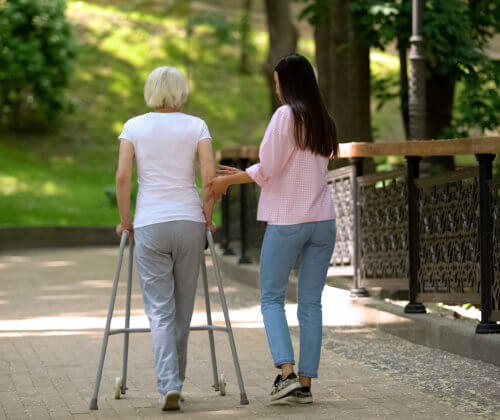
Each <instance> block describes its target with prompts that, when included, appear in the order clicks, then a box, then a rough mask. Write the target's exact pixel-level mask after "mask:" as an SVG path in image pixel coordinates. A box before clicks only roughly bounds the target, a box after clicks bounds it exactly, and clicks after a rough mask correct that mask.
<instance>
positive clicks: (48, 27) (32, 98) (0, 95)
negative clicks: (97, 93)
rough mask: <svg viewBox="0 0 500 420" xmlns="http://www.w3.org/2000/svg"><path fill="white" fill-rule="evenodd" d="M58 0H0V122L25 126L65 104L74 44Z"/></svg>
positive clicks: (45, 118)
mask: <svg viewBox="0 0 500 420" xmlns="http://www.w3.org/2000/svg"><path fill="white" fill-rule="evenodd" d="M65 7H66V3H65V1H64V0H9V1H7V2H6V1H5V0H3V1H0V51H1V54H2V65H1V66H0V122H1V123H3V124H6V123H11V124H13V125H14V126H15V127H16V128H26V127H27V126H28V125H31V124H33V123H34V122H37V123H41V122H46V121H49V120H51V119H53V118H54V117H55V116H57V114H58V113H59V112H60V111H62V110H63V109H65V108H66V107H67V106H68V101H67V100H66V98H65V88H66V87H67V86H68V83H69V80H70V76H71V73H72V63H73V58H74V55H75V47H74V44H73V40H72V35H71V31H70V26H69V24H68V22H67V21H66V17H65V14H64V12H65Z"/></svg>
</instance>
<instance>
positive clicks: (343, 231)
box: [328, 166, 354, 275]
mask: <svg viewBox="0 0 500 420" xmlns="http://www.w3.org/2000/svg"><path fill="white" fill-rule="evenodd" d="M328 178H329V181H328V184H329V187H330V192H331V194H332V198H333V205H334V207H335V212H336V214H337V238H336V241H335V250H334V251H333V255H332V259H331V261H330V264H331V265H332V266H333V267H335V268H336V269H337V270H336V271H339V274H344V275H349V274H350V275H352V274H353V273H354V269H353V265H354V203H353V201H352V189H353V179H354V167H353V166H347V167H344V168H340V169H335V170H333V171H330V172H329V176H328Z"/></svg>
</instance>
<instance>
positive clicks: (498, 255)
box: [490, 179, 500, 321]
mask: <svg viewBox="0 0 500 420" xmlns="http://www.w3.org/2000/svg"><path fill="white" fill-rule="evenodd" d="M490 185H491V192H492V203H491V204H492V209H491V210H492V214H493V284H492V285H491V297H492V300H493V305H492V311H491V320H492V321H493V320H494V321H500V179H495V180H493V181H492V182H491V184H490Z"/></svg>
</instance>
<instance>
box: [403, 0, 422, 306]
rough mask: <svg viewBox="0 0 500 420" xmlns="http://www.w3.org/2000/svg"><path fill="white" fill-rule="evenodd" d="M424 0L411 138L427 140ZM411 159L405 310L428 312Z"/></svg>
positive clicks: (417, 22)
mask: <svg viewBox="0 0 500 420" xmlns="http://www.w3.org/2000/svg"><path fill="white" fill-rule="evenodd" d="M422 1H423V0H413V4H412V6H413V8H412V36H411V38H410V43H411V50H410V62H411V67H410V133H409V134H410V140H424V139H425V137H426V136H425V99H426V98H425V61H424V51H423V49H424V48H423V47H424V46H423V38H422V35H421V31H422V13H421V12H422ZM406 159H407V161H408V225H409V230H408V256H409V273H408V275H409V293H408V295H409V296H408V297H409V302H408V305H406V307H405V313H409V314H425V313H426V312H427V311H426V309H425V306H424V305H423V304H422V303H419V302H417V298H418V292H419V284H418V268H419V253H420V249H419V248H420V244H419V234H418V225H419V220H418V219H419V214H418V188H417V185H416V183H415V181H416V179H417V178H418V177H419V172H420V156H407V157H406Z"/></svg>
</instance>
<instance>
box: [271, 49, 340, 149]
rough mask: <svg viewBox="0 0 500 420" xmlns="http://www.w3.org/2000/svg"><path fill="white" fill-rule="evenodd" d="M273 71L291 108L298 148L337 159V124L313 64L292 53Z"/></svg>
mask: <svg viewBox="0 0 500 420" xmlns="http://www.w3.org/2000/svg"><path fill="white" fill-rule="evenodd" d="M274 70H275V71H276V73H278V80H279V85H280V93H281V100H282V102H284V103H285V104H287V105H290V107H291V108H292V112H293V116H294V135H295V142H296V145H297V147H298V148H299V149H301V150H310V151H311V152H313V153H316V154H319V155H321V156H325V157H338V149H339V146H338V141H337V130H336V128H335V122H334V121H333V118H332V117H331V116H330V114H329V113H328V110H327V109H326V106H325V104H324V102H323V98H322V97H321V93H320V91H319V87H318V82H317V81H316V76H315V74H314V70H313V67H312V66H311V63H309V61H308V60H307V58H305V57H304V56H302V55H300V54H289V55H287V56H285V57H283V58H282V59H281V60H280V62H279V63H278V64H277V65H276V67H275V68H274Z"/></svg>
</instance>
